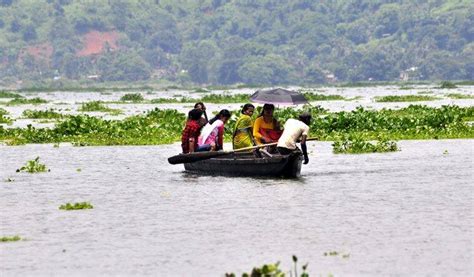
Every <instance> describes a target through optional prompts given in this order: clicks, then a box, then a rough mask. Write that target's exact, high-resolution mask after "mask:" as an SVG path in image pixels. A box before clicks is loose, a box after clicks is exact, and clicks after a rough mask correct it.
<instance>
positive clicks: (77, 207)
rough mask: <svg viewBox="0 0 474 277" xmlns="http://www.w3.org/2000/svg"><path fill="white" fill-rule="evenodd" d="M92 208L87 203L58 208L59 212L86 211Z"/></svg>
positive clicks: (67, 204) (65, 205) (69, 204)
mask: <svg viewBox="0 0 474 277" xmlns="http://www.w3.org/2000/svg"><path fill="white" fill-rule="evenodd" d="M93 208H94V206H92V205H91V203H89V202H78V203H74V204H71V203H66V204H64V205H61V206H59V209H60V210H66V211H69V210H87V209H93Z"/></svg>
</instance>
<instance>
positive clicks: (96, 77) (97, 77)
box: [87, 75, 100, 80]
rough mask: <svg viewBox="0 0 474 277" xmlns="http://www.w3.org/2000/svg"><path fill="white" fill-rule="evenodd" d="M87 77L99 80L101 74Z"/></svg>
mask: <svg viewBox="0 0 474 277" xmlns="http://www.w3.org/2000/svg"><path fill="white" fill-rule="evenodd" d="M87 79H89V80H99V79H100V75H88V76H87Z"/></svg>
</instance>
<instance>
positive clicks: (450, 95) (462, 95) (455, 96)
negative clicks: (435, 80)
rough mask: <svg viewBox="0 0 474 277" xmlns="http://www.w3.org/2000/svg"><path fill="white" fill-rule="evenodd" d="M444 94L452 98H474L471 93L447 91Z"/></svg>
mask: <svg viewBox="0 0 474 277" xmlns="http://www.w3.org/2000/svg"><path fill="white" fill-rule="evenodd" d="M446 96H448V97H449V98H452V99H474V95H472V94H462V93H449V94H447V95H446Z"/></svg>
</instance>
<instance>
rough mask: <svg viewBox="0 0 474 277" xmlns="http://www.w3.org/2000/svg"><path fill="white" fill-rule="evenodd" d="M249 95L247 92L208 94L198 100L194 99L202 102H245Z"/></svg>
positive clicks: (247, 100)
mask: <svg viewBox="0 0 474 277" xmlns="http://www.w3.org/2000/svg"><path fill="white" fill-rule="evenodd" d="M249 98H250V95H248V94H228V93H224V94H208V95H205V96H204V97H202V98H201V99H199V100H197V101H196V100H195V101H196V102H204V103H217V104H220V103H223V104H226V103H247V102H249V101H250V100H249Z"/></svg>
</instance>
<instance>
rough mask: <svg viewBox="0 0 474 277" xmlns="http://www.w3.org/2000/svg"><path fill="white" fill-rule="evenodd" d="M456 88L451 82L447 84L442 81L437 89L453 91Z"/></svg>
mask: <svg viewBox="0 0 474 277" xmlns="http://www.w3.org/2000/svg"><path fill="white" fill-rule="evenodd" d="M457 87H458V86H456V84H454V83H452V82H449V81H444V82H442V83H441V84H440V85H439V87H438V88H440V89H453V88H457Z"/></svg>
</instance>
